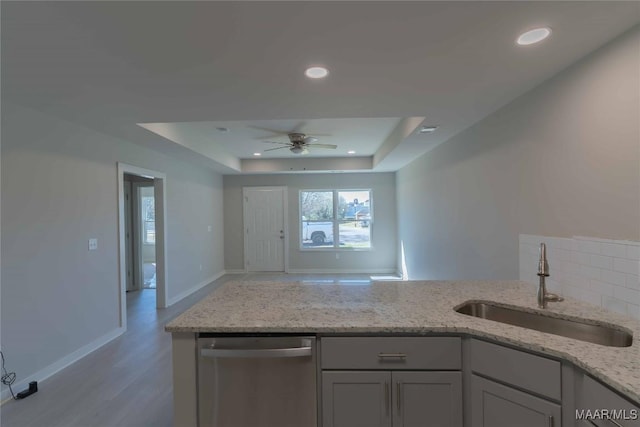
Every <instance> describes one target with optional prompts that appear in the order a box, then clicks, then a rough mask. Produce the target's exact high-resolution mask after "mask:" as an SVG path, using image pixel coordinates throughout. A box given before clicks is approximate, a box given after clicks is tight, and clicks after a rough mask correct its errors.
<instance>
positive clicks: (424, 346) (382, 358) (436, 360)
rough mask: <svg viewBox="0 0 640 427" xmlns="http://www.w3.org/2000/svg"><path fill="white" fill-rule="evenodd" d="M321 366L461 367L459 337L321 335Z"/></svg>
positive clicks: (369, 368)
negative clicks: (324, 336) (323, 336)
mask: <svg viewBox="0 0 640 427" xmlns="http://www.w3.org/2000/svg"><path fill="white" fill-rule="evenodd" d="M321 347H322V352H321V366H322V369H368V370H372V369H384V370H390V369H415V370H419V369H428V370H459V369H461V366H462V354H461V352H462V347H461V341H460V338H459V337H355V338H349V337H327V338H322V346H321Z"/></svg>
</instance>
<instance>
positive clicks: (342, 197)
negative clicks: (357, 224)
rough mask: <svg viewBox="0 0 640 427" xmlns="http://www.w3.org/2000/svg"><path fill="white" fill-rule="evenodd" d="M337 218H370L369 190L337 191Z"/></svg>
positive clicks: (365, 219)
mask: <svg viewBox="0 0 640 427" xmlns="http://www.w3.org/2000/svg"><path fill="white" fill-rule="evenodd" d="M338 219H342V220H358V221H368V220H370V219H371V194H370V191H338Z"/></svg>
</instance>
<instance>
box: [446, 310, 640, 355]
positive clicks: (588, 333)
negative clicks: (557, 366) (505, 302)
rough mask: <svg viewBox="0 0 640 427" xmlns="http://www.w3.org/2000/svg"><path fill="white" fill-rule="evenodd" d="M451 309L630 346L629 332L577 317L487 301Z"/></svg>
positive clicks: (608, 343)
mask: <svg viewBox="0 0 640 427" xmlns="http://www.w3.org/2000/svg"><path fill="white" fill-rule="evenodd" d="M455 310H456V311H457V312H458V313H461V314H466V315H467V316H474V317H479V318H481V319H487V320H493V321H495V322H501V323H507V324H509V325H514V326H520V327H523V328H527V329H535V330H536V331H540V332H546V333H548V334H554V335H561V336H563V337H568V338H573V339H576V340H581V341H587V342H590V343H593V344H600V345H606V346H609V347H630V346H631V343H632V341H633V335H632V334H631V333H629V332H627V331H624V330H623V329H622V328H621V327H617V328H616V327H614V326H607V325H602V324H596V323H590V322H589V321H588V320H581V319H562V318H559V317H552V316H548V315H545V314H542V313H539V312H528V311H523V310H519V309H517V308H515V307H513V308H511V307H505V306H502V305H496V304H493V303H490V302H467V303H464V304H462V305H461V306H459V307H456V308H455Z"/></svg>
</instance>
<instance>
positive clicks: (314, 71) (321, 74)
mask: <svg viewBox="0 0 640 427" xmlns="http://www.w3.org/2000/svg"><path fill="white" fill-rule="evenodd" d="M304 74H305V76H307V77H309V78H310V79H322V78H325V77H327V75H328V74H329V70H327V69H326V68H324V67H310V68H307V69H306V71H305V72H304Z"/></svg>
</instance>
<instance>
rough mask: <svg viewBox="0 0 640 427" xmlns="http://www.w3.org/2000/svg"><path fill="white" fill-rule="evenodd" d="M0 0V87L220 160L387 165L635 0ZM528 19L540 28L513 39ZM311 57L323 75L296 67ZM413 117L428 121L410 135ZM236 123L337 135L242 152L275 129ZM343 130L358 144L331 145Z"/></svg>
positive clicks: (267, 166)
mask: <svg viewBox="0 0 640 427" xmlns="http://www.w3.org/2000/svg"><path fill="white" fill-rule="evenodd" d="M0 7H1V8H2V16H1V19H2V29H1V31H2V95H3V101H9V102H13V103H17V104H20V105H24V106H27V107H31V108H35V109H38V110H42V111H44V112H47V113H50V114H53V115H56V116H59V117H61V118H64V119H67V120H71V121H74V122H76V123H79V124H82V125H85V126H88V127H91V128H93V129H96V130H98V131H100V132H104V133H108V134H111V135H113V136H115V137H119V138H125V139H127V140H130V141H132V142H134V143H138V144H142V145H146V146H149V147H152V148H154V149H157V150H162V151H164V152H166V153H168V154H170V155H173V156H177V157H180V158H186V159H189V160H191V161H196V162H199V163H203V164H206V165H208V166H210V167H212V168H214V169H215V170H218V171H220V172H223V173H242V172H243V169H244V172H249V171H251V172H264V171H270V172H276V171H278V170H286V171H291V170H301V169H302V168H301V167H298V166H296V165H302V164H303V163H304V162H306V163H304V164H305V165H311V164H313V165H314V166H312V169H314V170H349V169H353V170H374V171H388V170H397V169H398V168H400V167H402V166H403V165H405V164H407V163H408V162H410V161H411V160H413V159H415V158H416V157H417V156H419V155H420V154H422V153H424V152H426V151H427V150H429V149H431V148H433V147H434V146H436V145H438V144H440V143H442V142H445V141H446V140H447V139H449V138H450V137H451V136H453V135H455V134H456V133H458V132H460V131H461V130H463V129H465V128H467V127H469V126H470V125H472V124H473V123H475V122H477V121H479V120H481V119H482V118H484V117H486V116H487V115H488V114H490V113H491V112H493V111H495V110H496V109H498V108H499V107H501V106H503V105H505V104H506V103H508V102H509V101H511V100H513V99H514V98H516V97H517V96H519V95H521V94H523V93H524V92H526V91H528V90H530V89H531V88H533V87H535V86H536V85H538V84H539V83H541V82H542V81H544V80H546V79H548V78H549V77H551V76H553V75H554V74H556V73H557V72H559V71H561V70H562V69H564V68H566V67H567V66H569V65H570V64H572V63H573V62H575V61H577V60H578V59H580V58H581V57H583V56H584V55H586V54H588V53H590V52H591V51H593V50H595V49H597V48H598V47H600V46H602V45H603V44H605V43H606V42H608V41H610V40H612V39H613V38H615V37H616V36H617V35H619V34H621V33H622V32H624V31H626V30H627V29H629V28H630V27H632V26H633V25H635V24H637V23H638V22H640V3H638V2H612V1H602V2H597V1H591V2H579V1H569V2H537V1H533V2H527V1H519V2H482V1H470V2H378V1H375V2H368V1H356V2H348V1H342V2H323V1H319V2H311V1H309V2H269V1H259V2H179V1H174V2H154V1H148V2H7V1H3V2H2V3H1V4H0ZM539 25H546V26H549V27H551V28H552V29H553V34H552V36H551V38H550V39H548V40H546V41H544V42H543V43H541V44H540V45H534V46H529V47H524V48H523V47H519V46H517V45H516V44H515V43H514V41H515V38H516V37H517V36H518V34H519V33H520V32H522V31H523V30H526V29H529V28H531V27H534V26H539ZM318 64H322V65H325V66H327V67H328V68H329V69H330V75H329V77H328V78H327V79H325V80H322V81H311V80H309V79H307V78H305V77H304V75H303V71H304V69H305V68H307V67H308V66H310V65H318ZM423 123H424V124H437V125H439V126H440V128H439V129H438V130H437V131H436V132H434V133H433V134H431V135H428V136H424V135H417V134H416V132H415V129H416V128H417V127H418V126H419V125H420V124H423ZM138 124H144V127H143V126H139V125H138ZM220 126H223V127H228V128H229V129H230V132H228V133H227V134H222V133H220V132H217V131H215V128H216V127H220ZM248 126H258V127H267V128H273V129H275V130H282V131H285V132H286V131H288V130H293V129H296V128H297V127H298V126H301V128H302V129H303V130H304V131H307V132H308V133H313V132H315V133H327V134H331V137H322V139H321V141H319V142H322V143H335V144H337V145H338V146H339V149H338V150H336V151H335V152H332V153H326V152H320V150H317V151H314V152H312V153H311V154H310V158H306V159H301V158H299V157H295V158H293V155H291V157H286V156H282V157H285V160H284V161H281V160H278V161H276V160H274V159H273V158H264V159H262V160H255V159H251V160H242V159H247V158H249V157H251V153H253V151H255V150H259V149H260V148H261V147H262V145H263V144H262V143H260V142H259V140H256V139H254V138H262V137H268V139H269V140H272V137H271V136H270V135H268V134H267V133H262V132H259V131H256V130H255V129H252V128H249V127H248ZM150 130H152V131H150ZM325 138H326V139H325ZM264 145H266V144H264ZM350 145H353V147H354V148H353V149H354V150H356V151H357V152H358V153H357V154H356V156H364V157H366V159H363V158H360V159H359V160H358V161H353V162H352V163H349V162H348V161H346V160H345V159H342V158H340V157H336V156H338V155H340V156H346V155H345V154H344V152H345V151H346V150H347V149H351V146H350ZM256 147H257V148H256ZM280 151H286V150H278V151H276V153H278V152H280ZM327 151H328V150H327ZM272 153H273V152H272ZM287 154H288V153H287ZM313 156H323V159H322V160H321V159H317V158H315V157H313ZM324 156H332V157H330V158H325V157H324ZM265 157H271V156H265ZM278 157H280V156H278ZM305 157H306V156H305ZM261 162H262V163H261ZM350 164H353V165H354V166H353V168H351V166H349V165H350ZM367 165H368V166H367ZM338 166H339V167H338Z"/></svg>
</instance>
